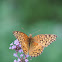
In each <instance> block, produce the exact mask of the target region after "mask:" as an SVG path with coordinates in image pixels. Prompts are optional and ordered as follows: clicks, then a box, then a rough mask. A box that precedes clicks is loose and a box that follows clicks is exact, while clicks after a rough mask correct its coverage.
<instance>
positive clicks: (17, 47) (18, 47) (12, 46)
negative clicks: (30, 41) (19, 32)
mask: <svg viewBox="0 0 62 62" xmlns="http://www.w3.org/2000/svg"><path fill="white" fill-rule="evenodd" d="M9 49H12V50H15V51H16V53H14V54H13V56H15V57H17V58H18V60H16V59H15V60H14V62H23V61H25V62H28V61H29V60H28V59H27V57H29V55H24V53H23V50H22V48H21V45H20V43H19V41H18V40H17V39H16V40H15V41H14V44H13V42H12V43H11V44H10V47H9ZM18 53H22V54H21V55H19V56H18V55H17V54H18Z"/></svg>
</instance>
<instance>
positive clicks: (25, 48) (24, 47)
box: [13, 31, 29, 54]
mask: <svg viewBox="0 0 62 62" xmlns="http://www.w3.org/2000/svg"><path fill="white" fill-rule="evenodd" d="M13 34H14V36H15V37H16V38H17V39H18V41H19V42H20V44H21V47H22V50H23V52H24V54H28V48H29V43H28V36H27V35H26V34H25V33H23V32H20V31H14V32H13Z"/></svg>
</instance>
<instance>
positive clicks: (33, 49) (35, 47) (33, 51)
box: [29, 41, 44, 57]
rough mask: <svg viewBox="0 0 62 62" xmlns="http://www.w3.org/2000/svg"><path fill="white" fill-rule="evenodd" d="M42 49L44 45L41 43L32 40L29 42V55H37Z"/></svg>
mask: <svg viewBox="0 0 62 62" xmlns="http://www.w3.org/2000/svg"><path fill="white" fill-rule="evenodd" d="M43 49H44V47H43V46H41V44H39V43H36V42H34V41H33V42H32V43H31V44H30V49H29V55H30V56H31V57H37V56H39V55H40V54H41V53H42V52H43Z"/></svg>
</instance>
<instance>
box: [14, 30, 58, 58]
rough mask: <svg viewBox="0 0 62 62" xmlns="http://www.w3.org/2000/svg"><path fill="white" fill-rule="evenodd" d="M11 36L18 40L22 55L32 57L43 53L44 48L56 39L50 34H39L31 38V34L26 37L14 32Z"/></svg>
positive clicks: (21, 33) (23, 34)
mask: <svg viewBox="0 0 62 62" xmlns="http://www.w3.org/2000/svg"><path fill="white" fill-rule="evenodd" d="M13 34H14V36H15V37H16V38H17V39H18V40H19V42H20V44H21V47H22V50H23V52H24V54H25V55H27V54H29V55H30V56H32V57H36V56H39V55H40V54H41V53H42V52H43V49H44V47H47V46H48V45H50V44H51V43H52V42H53V41H55V40H56V37H57V36H56V35H52V34H40V35H37V36H34V37H33V38H32V35H31V34H30V35H29V37H28V36H27V35H26V34H25V33H23V32H20V31H14V32H13Z"/></svg>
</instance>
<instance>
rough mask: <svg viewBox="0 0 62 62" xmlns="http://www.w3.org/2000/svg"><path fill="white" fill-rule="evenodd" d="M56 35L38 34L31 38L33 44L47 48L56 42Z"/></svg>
mask: <svg viewBox="0 0 62 62" xmlns="http://www.w3.org/2000/svg"><path fill="white" fill-rule="evenodd" d="M56 37H57V36H56V35H53V34H40V35H37V36H35V37H33V39H34V41H35V42H38V43H41V45H42V46H44V47H47V46H48V45H50V44H51V43H52V42H53V41H55V40H56Z"/></svg>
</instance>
